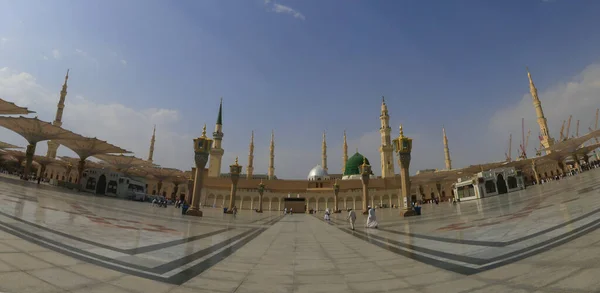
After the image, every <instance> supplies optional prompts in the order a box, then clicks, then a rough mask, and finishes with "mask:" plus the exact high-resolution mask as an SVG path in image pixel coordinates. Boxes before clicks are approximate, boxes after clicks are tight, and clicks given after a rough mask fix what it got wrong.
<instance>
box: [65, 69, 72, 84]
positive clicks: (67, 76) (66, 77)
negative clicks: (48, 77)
mask: <svg viewBox="0 0 600 293" xmlns="http://www.w3.org/2000/svg"><path fill="white" fill-rule="evenodd" d="M69 70H71V69H67V75H65V82H67V80H68V79H69Z"/></svg>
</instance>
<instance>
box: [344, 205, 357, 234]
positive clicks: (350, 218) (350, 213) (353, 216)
mask: <svg viewBox="0 0 600 293" xmlns="http://www.w3.org/2000/svg"><path fill="white" fill-rule="evenodd" d="M346 220H348V221H350V228H351V229H352V230H354V222H356V212H354V210H353V209H350V210H349V211H348V217H346Z"/></svg>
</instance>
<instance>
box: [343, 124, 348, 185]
mask: <svg viewBox="0 0 600 293" xmlns="http://www.w3.org/2000/svg"><path fill="white" fill-rule="evenodd" d="M342 151H343V154H342V174H344V171H346V162H347V161H348V142H347V141H346V130H345V129H344V144H343V145H342Z"/></svg>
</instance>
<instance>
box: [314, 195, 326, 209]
mask: <svg viewBox="0 0 600 293" xmlns="http://www.w3.org/2000/svg"><path fill="white" fill-rule="evenodd" d="M325 202H326V199H325V198H324V197H317V207H316V209H315V210H317V211H318V210H325Z"/></svg>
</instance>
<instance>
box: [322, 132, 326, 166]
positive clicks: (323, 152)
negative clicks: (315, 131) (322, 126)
mask: <svg viewBox="0 0 600 293" xmlns="http://www.w3.org/2000/svg"><path fill="white" fill-rule="evenodd" d="M321 152H322V153H321V165H322V167H323V170H325V171H327V139H326V138H325V131H323V143H322V144H321Z"/></svg>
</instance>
